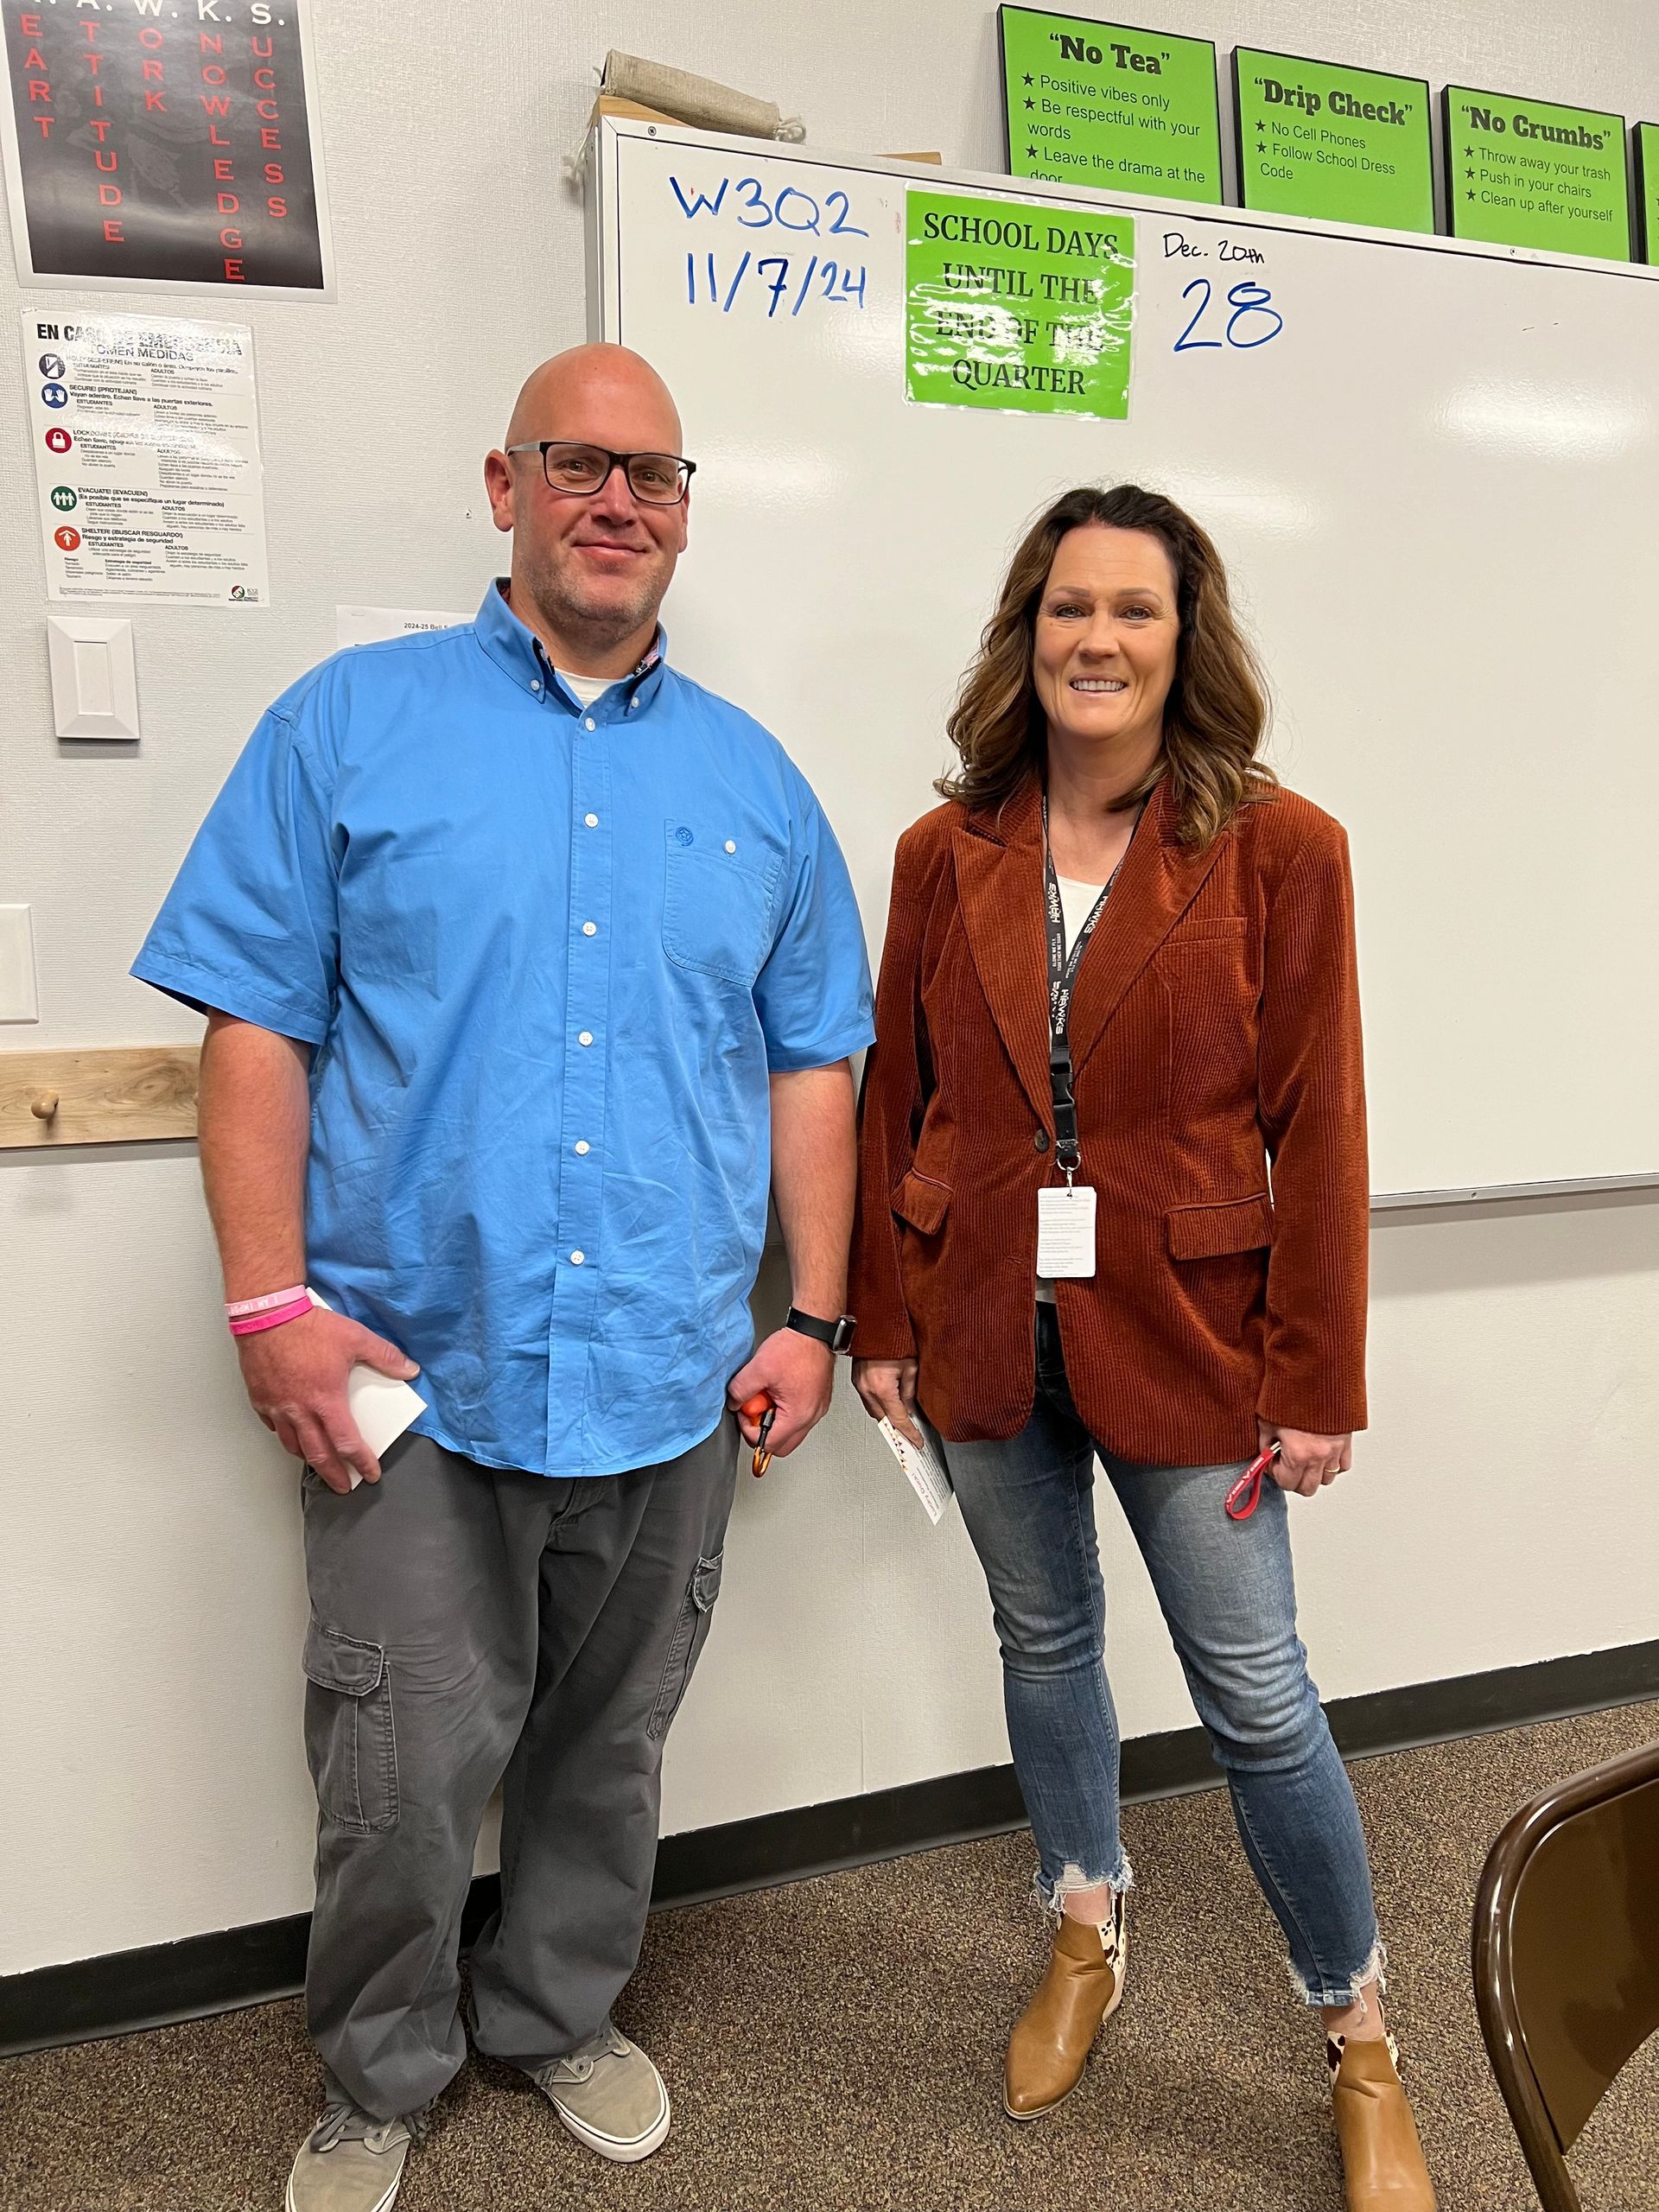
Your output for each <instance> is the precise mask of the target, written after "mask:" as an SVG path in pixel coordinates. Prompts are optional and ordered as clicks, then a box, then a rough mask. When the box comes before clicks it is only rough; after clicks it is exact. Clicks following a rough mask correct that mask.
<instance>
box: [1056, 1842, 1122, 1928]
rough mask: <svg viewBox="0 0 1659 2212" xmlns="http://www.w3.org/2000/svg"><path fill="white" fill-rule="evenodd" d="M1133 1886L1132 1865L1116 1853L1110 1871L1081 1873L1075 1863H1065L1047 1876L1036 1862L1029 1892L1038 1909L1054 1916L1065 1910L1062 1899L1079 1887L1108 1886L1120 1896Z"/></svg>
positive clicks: (1071, 1895) (1075, 1891)
mask: <svg viewBox="0 0 1659 2212" xmlns="http://www.w3.org/2000/svg"><path fill="white" fill-rule="evenodd" d="M1134 1887H1135V1869H1134V1867H1133V1866H1130V1864H1129V1862H1128V1859H1127V1858H1126V1857H1125V1856H1124V1854H1123V1853H1122V1852H1120V1853H1118V1860H1117V1871H1116V1873H1112V1874H1085V1873H1084V1872H1083V1870H1082V1869H1081V1868H1080V1867H1079V1866H1076V1865H1071V1866H1067V1867H1066V1868H1065V1872H1063V1873H1059V1874H1056V1875H1055V1876H1054V1877H1053V1878H1052V1880H1051V1879H1049V1878H1046V1877H1045V1875H1044V1873H1043V1870H1042V1868H1041V1867H1040V1866H1039V1867H1038V1868H1037V1870H1036V1871H1035V1872H1034V1873H1033V1875H1032V1878H1031V1892H1032V1895H1033V1897H1034V1898H1035V1899H1036V1902H1037V1907H1038V1910H1039V1911H1040V1912H1046V1913H1047V1914H1049V1915H1050V1916H1051V1917H1056V1918H1057V1917H1058V1916H1059V1915H1060V1914H1061V1913H1062V1912H1064V1910H1065V1900H1066V1898H1067V1897H1074V1896H1076V1894H1077V1891H1079V1890H1098V1889H1109V1890H1110V1891H1112V1892H1113V1894H1114V1895H1115V1896H1117V1897H1122V1896H1124V1895H1125V1894H1126V1893H1127V1892H1128V1891H1130V1890H1132V1889H1133V1888H1134Z"/></svg>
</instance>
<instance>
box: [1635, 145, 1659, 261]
mask: <svg viewBox="0 0 1659 2212" xmlns="http://www.w3.org/2000/svg"><path fill="white" fill-rule="evenodd" d="M1636 204H1637V208H1638V209H1639V210H1640V212H1641V219H1642V258H1643V261H1648V262H1651V263H1653V264H1655V265H1656V266H1659V123H1638V124H1637V126H1636Z"/></svg>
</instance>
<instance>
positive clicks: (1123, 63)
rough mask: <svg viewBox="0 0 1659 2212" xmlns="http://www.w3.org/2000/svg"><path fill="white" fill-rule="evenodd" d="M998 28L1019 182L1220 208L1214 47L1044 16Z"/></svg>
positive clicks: (1008, 19) (1013, 18)
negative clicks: (1036, 179)
mask: <svg viewBox="0 0 1659 2212" xmlns="http://www.w3.org/2000/svg"><path fill="white" fill-rule="evenodd" d="M997 27H998V30H999V33H1000V35H1001V48H1002V86H1003V95H1004V99H1005V103H1006V105H1005V106H1004V110H1003V117H1004V122H1005V124H1006V128H1007V162H1008V173H1009V175H1011V176H1040V177H1046V178H1048V179H1049V180H1050V181H1052V182H1055V183H1062V184H1089V185H1093V186H1094V187H1095V188H1096V189H1097V190H1099V191H1103V192H1113V191H1124V192H1146V193H1150V194H1153V195H1154V197H1155V198H1157V199H1160V200H1207V201H1209V202H1210V203H1211V205H1212V206H1214V207H1219V206H1220V204H1221V112H1220V103H1219V101H1218V99H1217V92H1216V49H1215V45H1214V42H1213V41H1211V40H1210V39H1207V38H1178V37H1176V36H1175V35H1173V33H1170V32H1167V31H1147V30H1140V29H1136V28H1135V26H1134V25H1133V24H1130V23H1103V22H1096V20H1095V19H1094V17H1093V16H1070V15H1056V14H1052V13H1051V12H1049V11H1048V10H1044V9H1040V8H999V9H998V10H997Z"/></svg>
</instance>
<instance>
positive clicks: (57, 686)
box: [46, 614, 138, 739]
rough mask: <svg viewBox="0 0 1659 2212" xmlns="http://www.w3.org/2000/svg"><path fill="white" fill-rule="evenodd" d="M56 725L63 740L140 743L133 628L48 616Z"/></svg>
mask: <svg viewBox="0 0 1659 2212" xmlns="http://www.w3.org/2000/svg"><path fill="white" fill-rule="evenodd" d="M46 645H47V652H48V657H49V658H50V660H51V663H52V715H53V724H54V728H55V729H56V730H57V733H58V735H59V736H60V737H113V738H121V739H131V738H135V737H137V734H138V677H137V671H136V670H135V669H134V666H133V660H132V625H131V623H130V622H127V621H121V622H108V621H101V620H98V619H97V618H95V617H93V616H91V615H86V614H48V616H47V618H46Z"/></svg>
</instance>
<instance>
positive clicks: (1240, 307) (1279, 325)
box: [1174, 277, 1285, 353]
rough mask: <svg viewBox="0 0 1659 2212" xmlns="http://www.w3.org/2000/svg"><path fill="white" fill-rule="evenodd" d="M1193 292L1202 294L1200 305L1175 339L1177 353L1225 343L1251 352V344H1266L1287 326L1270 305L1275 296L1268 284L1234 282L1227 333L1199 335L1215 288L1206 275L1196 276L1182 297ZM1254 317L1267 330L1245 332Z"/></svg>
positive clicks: (1230, 293) (1201, 350) (1196, 351)
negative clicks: (1260, 321) (1257, 317)
mask: <svg viewBox="0 0 1659 2212" xmlns="http://www.w3.org/2000/svg"><path fill="white" fill-rule="evenodd" d="M1194 292H1197V293H1198V296H1199V297H1198V306H1197V307H1196V308H1194V309H1193V310H1192V321H1190V322H1189V323H1188V324H1187V326H1186V327H1185V330H1184V331H1182V333H1181V334H1180V336H1179V338H1178V339H1177V340H1175V348H1174V350H1175V351H1176V353H1201V352H1203V351H1204V350H1205V349H1206V348H1208V347H1212V346H1213V347H1216V348H1219V347H1221V346H1238V347H1239V348H1240V349H1241V350H1242V351H1244V352H1246V353H1248V352H1249V349H1250V347H1251V346H1265V345H1266V344H1267V342H1268V339H1270V338H1276V337H1277V336H1278V335H1279V334H1280V332H1281V330H1282V329H1283V328H1284V327H1285V319H1284V317H1283V315H1281V314H1280V312H1279V310H1278V308H1275V307H1273V306H1270V305H1269V304H1268V303H1269V302H1270V301H1271V300H1272V298H1273V295H1272V293H1271V292H1270V291H1268V289H1267V287H1266V285H1265V284H1235V285H1234V286H1233V288H1232V289H1231V290H1230V292H1229V293H1228V295H1227V304H1228V305H1229V306H1230V308H1232V310H1233V312H1232V313H1231V315H1229V316H1228V318H1227V327H1226V334H1225V336H1224V337H1221V338H1199V337H1197V336H1195V333H1196V331H1197V330H1198V325H1199V324H1200V323H1201V322H1202V321H1204V318H1205V315H1206V314H1207V313H1208V311H1209V308H1210V302H1211V299H1212V298H1213V297H1214V287H1213V286H1212V285H1211V282H1210V279H1209V278H1208V277H1194V278H1193V279H1192V283H1190V284H1189V285H1188V286H1187V287H1186V289H1185V290H1184V291H1183V292H1182V294H1181V297H1182V298H1183V299H1184V300H1190V299H1191V298H1192V295H1193V293H1194ZM1253 316H1260V317H1261V318H1262V320H1263V321H1265V322H1266V323H1267V325H1268V327H1267V328H1266V329H1265V330H1258V331H1256V332H1255V334H1254V335H1249V334H1247V333H1248V332H1249V324H1250V319H1251V317H1253ZM1241 325H1243V331H1241V327H1240V326H1241Z"/></svg>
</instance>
